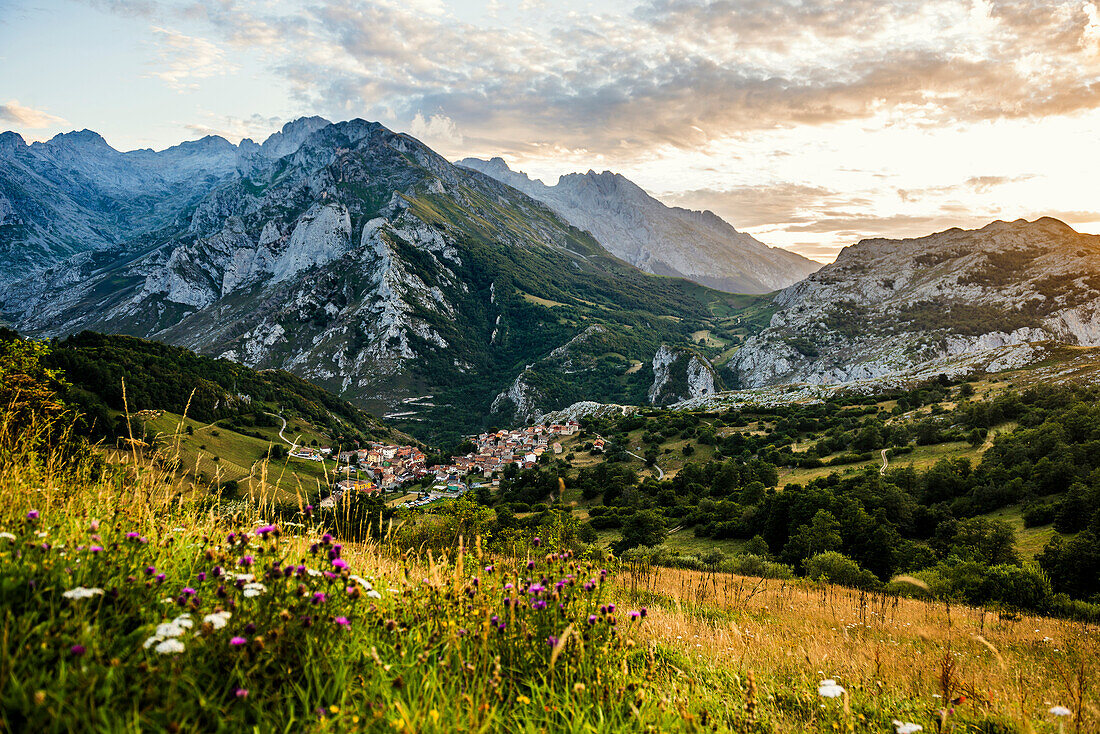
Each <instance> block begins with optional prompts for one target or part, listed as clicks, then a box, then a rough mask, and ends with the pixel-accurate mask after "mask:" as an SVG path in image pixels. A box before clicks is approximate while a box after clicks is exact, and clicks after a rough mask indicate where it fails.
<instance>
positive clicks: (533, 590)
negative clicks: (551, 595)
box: [527, 584, 546, 596]
mask: <svg viewBox="0 0 1100 734" xmlns="http://www.w3.org/2000/svg"><path fill="white" fill-rule="evenodd" d="M544 591H546V587H545V586H543V585H542V584H531V587H530V588H529V589H527V593H529V594H534V595H535V596H538V595H539V594H541V593H542V592H544Z"/></svg>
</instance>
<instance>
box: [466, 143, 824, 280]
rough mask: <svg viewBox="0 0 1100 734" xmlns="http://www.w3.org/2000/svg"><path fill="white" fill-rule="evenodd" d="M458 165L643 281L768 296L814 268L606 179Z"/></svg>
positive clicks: (496, 162) (500, 164)
mask: <svg viewBox="0 0 1100 734" xmlns="http://www.w3.org/2000/svg"><path fill="white" fill-rule="evenodd" d="M458 164H459V165H460V166H465V167H467V168H472V169H474V170H477V171H481V172H482V173H485V174H488V175H489V176H492V177H493V178H495V179H497V180H498V181H501V182H503V183H506V184H508V185H509V186H512V187H513V188H516V189H519V190H520V191H522V192H523V193H525V194H527V195H528V196H530V197H532V198H533V199H537V200H538V201H541V202H542V203H544V204H546V205H547V206H548V207H550V208H551V209H553V210H554V212H555V213H556V214H558V215H559V216H560V217H561V218H562V219H564V220H565V221H567V222H569V223H570V224H572V225H573V226H575V227H577V228H579V229H583V230H585V231H586V232H589V233H591V234H592V236H593V237H595V238H596V240H597V241H599V243H600V244H601V245H603V246H604V247H605V248H607V249H608V250H609V251H610V252H611V254H613V255H615V256H616V257H619V258H622V259H623V260H626V261H627V262H628V263H630V264H631V265H634V266H635V267H637V268H640V269H642V270H644V271H646V272H647V273H655V274H657V275H674V276H679V277H682V278H687V279H688V280H693V281H695V282H696V283H701V284H702V285H706V286H709V287H711V288H716V289H718V290H722V291H726V292H729V293H769V292H771V291H775V290H779V289H780V288H785V287H787V286H789V285H791V284H793V283H797V282H798V281H800V280H802V279H803V278H805V277H806V276H807V275H809V274H810V273H812V272H814V271H815V270H817V269H818V268H820V267H821V263H818V262H815V261H813V260H810V259H808V258H805V257H802V256H801V255H799V254H797V253H794V252H791V251H789V250H784V249H782V248H779V247H768V246H767V245H765V244H764V243H762V242H760V241H759V240H757V239H755V238H754V237H752V236H751V235H748V234H745V233H744V232H738V231H737V230H736V229H734V228H733V227H732V226H731V225H730V224H729V223H727V222H726V221H725V220H723V219H722V218H721V217H719V216H718V215H717V214H714V213H713V212H710V211H702V212H700V211H692V210H690V209H683V208H681V207H668V206H665V205H664V204H662V203H661V202H659V201H657V200H656V199H655V198H653V197H652V196H650V195H649V194H647V193H646V192H645V191H643V190H642V189H641V188H640V187H639V186H638V185H636V184H634V183H633V182H631V181H630V180H629V179H627V178H625V177H623V176H621V175H620V174H617V173H612V172H611V171H604V172H603V173H596V172H594V171H589V172H588V173H572V174H569V175H567V176H562V177H561V178H559V179H558V182H557V183H556V184H555V185H554V186H547V185H546V184H544V183H543V182H542V181H539V180H537V179H536V180H533V179H531V178H529V177H528V176H527V175H526V174H524V173H521V172H517V171H513V170H511V169H510V168H509V167H508V164H507V163H505V162H504V160H503V159H502V158H493V159H492V160H488V161H485V160H479V159H477V158H465V159H463V160H461V161H459V162H458Z"/></svg>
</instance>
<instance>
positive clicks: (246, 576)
mask: <svg viewBox="0 0 1100 734" xmlns="http://www.w3.org/2000/svg"><path fill="white" fill-rule="evenodd" d="M233 580H234V581H248V582H252V581H255V580H256V577H255V576H253V575H252V574H250V573H238V574H234V575H233Z"/></svg>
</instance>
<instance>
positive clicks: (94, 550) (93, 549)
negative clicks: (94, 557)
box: [88, 545, 103, 553]
mask: <svg viewBox="0 0 1100 734" xmlns="http://www.w3.org/2000/svg"><path fill="white" fill-rule="evenodd" d="M88 551H89V552H91V553H102V552H103V546H101V545H93V546H90V547H89V548H88Z"/></svg>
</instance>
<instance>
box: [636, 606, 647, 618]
mask: <svg viewBox="0 0 1100 734" xmlns="http://www.w3.org/2000/svg"><path fill="white" fill-rule="evenodd" d="M638 614H640V615H641V616H643V617H644V616H645V615H646V614H647V610H646V608H645V607H642V608H641V609H639V610H638Z"/></svg>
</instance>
